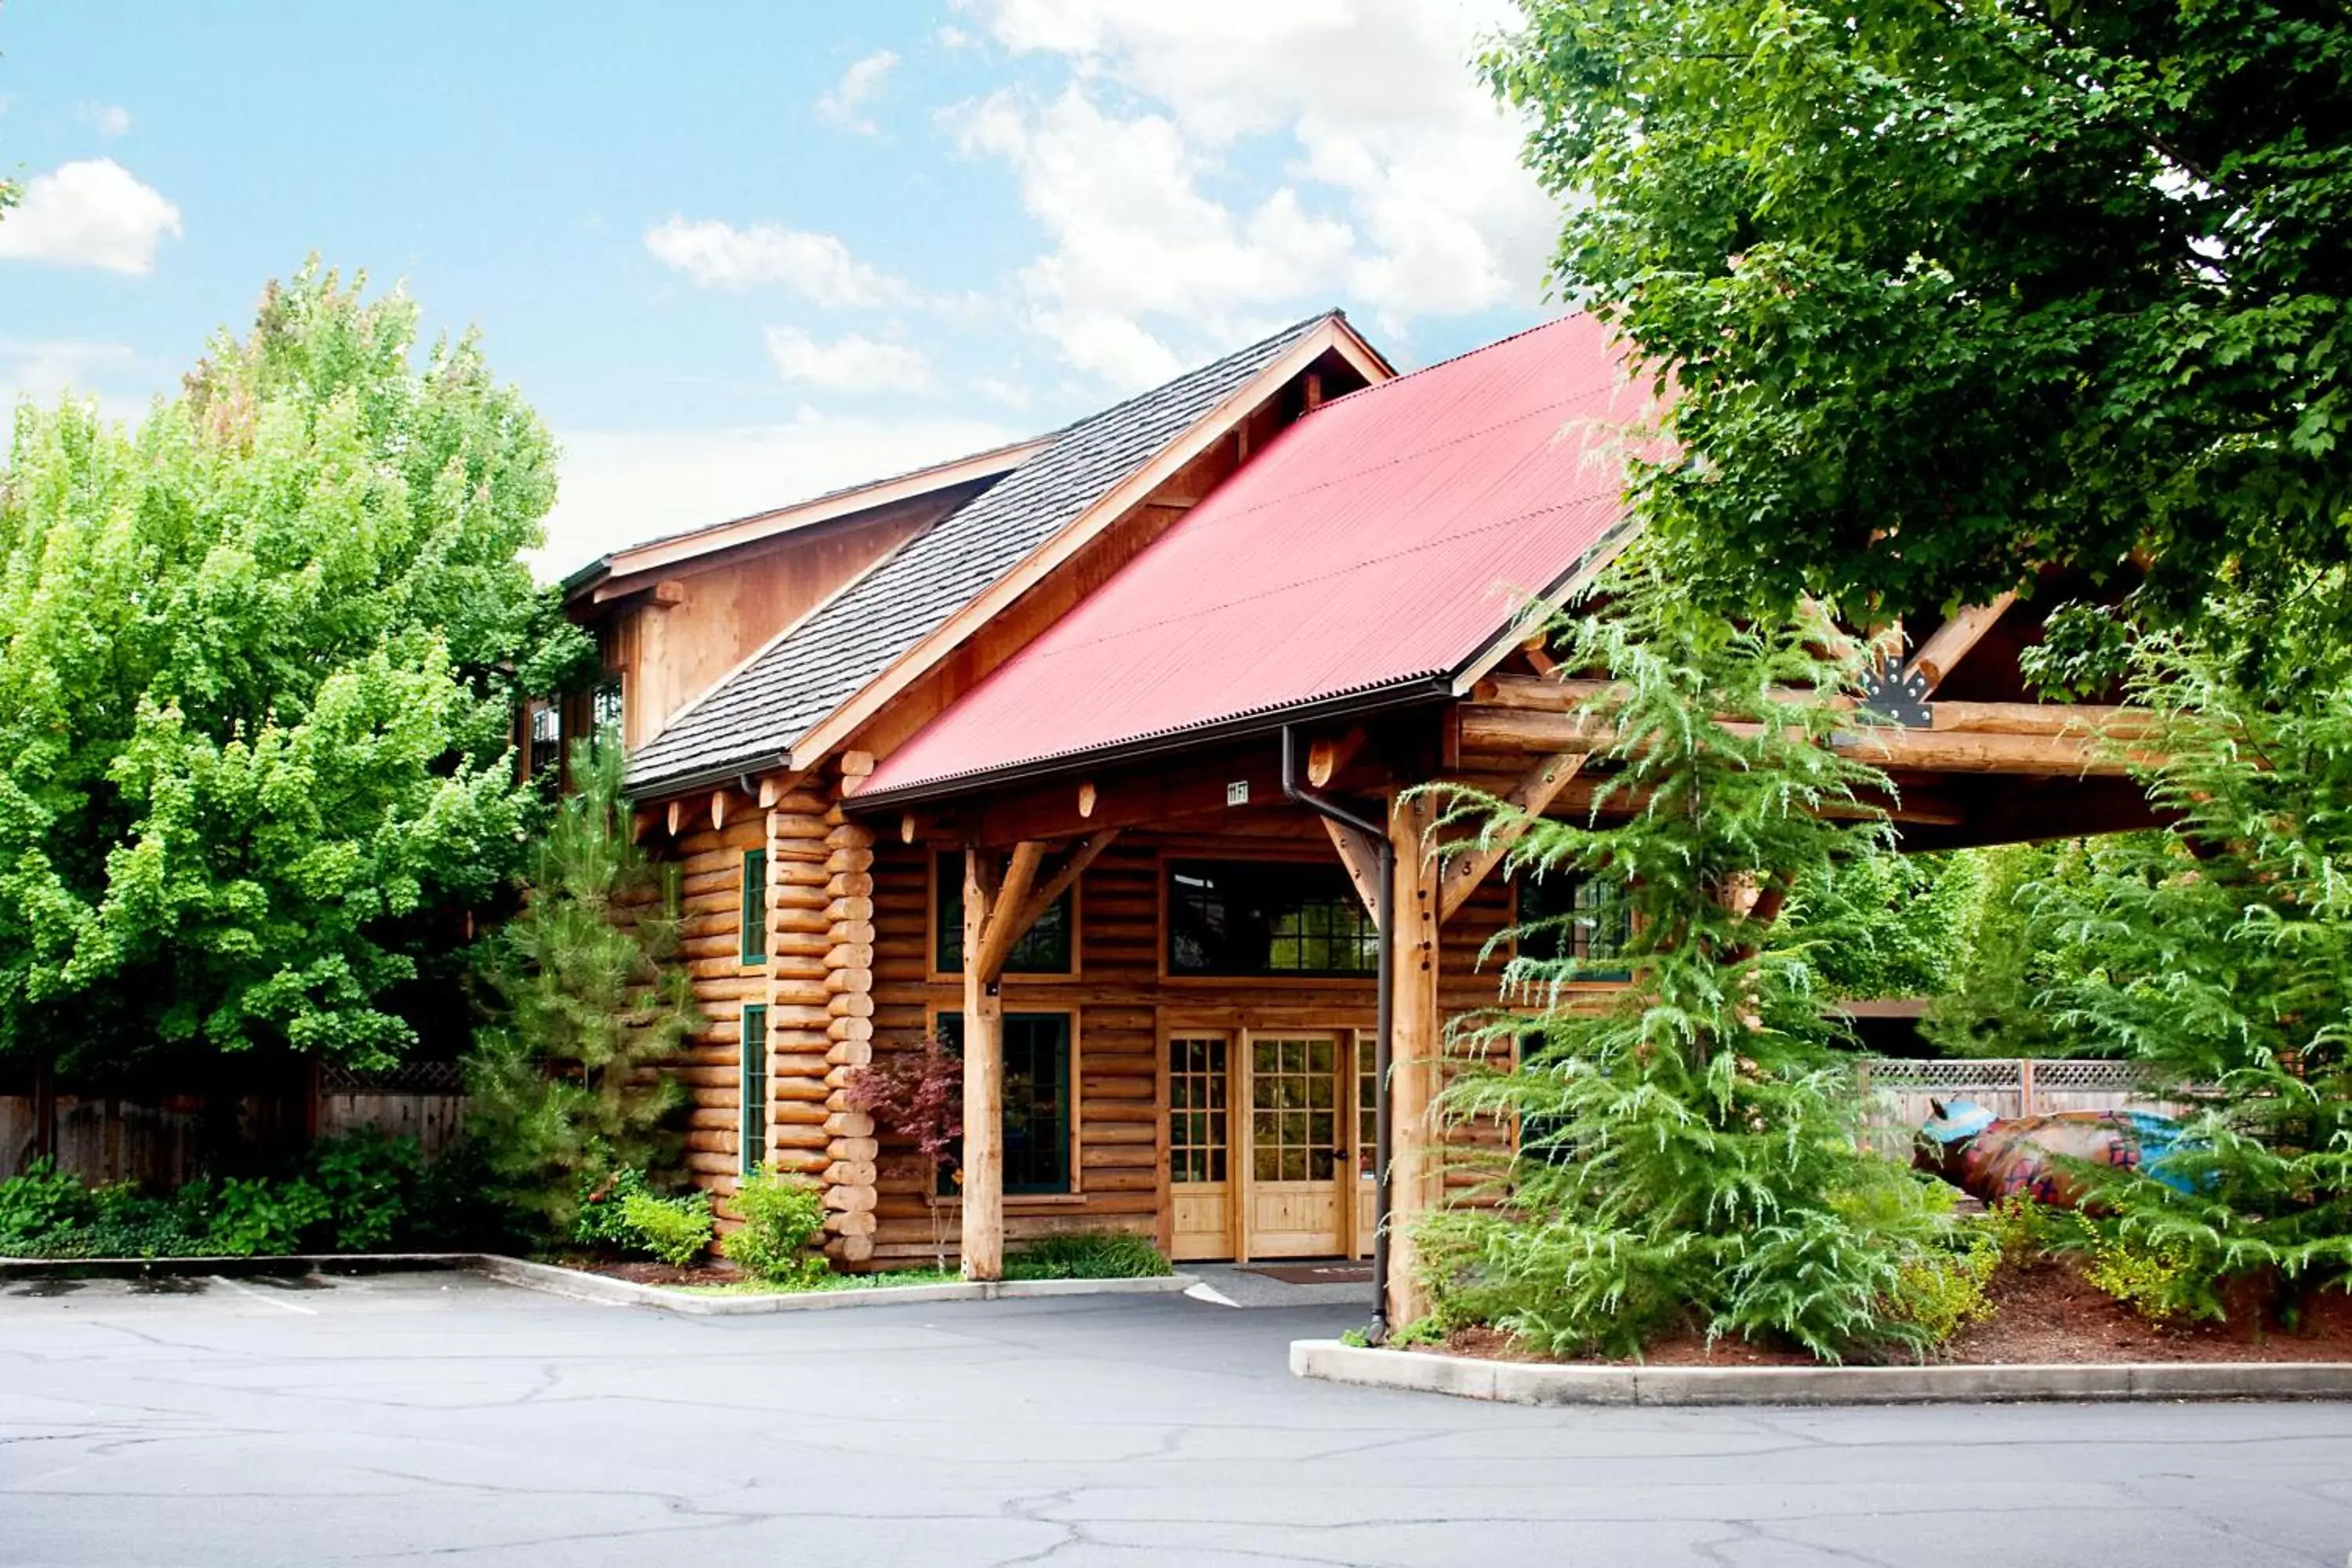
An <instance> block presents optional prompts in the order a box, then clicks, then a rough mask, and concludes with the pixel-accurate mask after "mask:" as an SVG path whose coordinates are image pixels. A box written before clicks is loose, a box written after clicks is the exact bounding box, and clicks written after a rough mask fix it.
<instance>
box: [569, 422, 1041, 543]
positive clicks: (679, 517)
mask: <svg viewBox="0 0 2352 1568" xmlns="http://www.w3.org/2000/svg"><path fill="white" fill-rule="evenodd" d="M1025 434H1027V432H1025V431H1021V430H1014V429H1010V428H1007V427H1006V426H1002V425H997V424H994V423H992V422H990V421H987V420H981V419H968V418H958V417H946V416H940V417H932V418H920V419H909V418H908V417H907V416H905V415H903V414H899V413H892V414H886V415H877V416H873V417H870V418H869V417H850V416H841V415H835V414H826V413H821V412H819V411H817V410H815V409H812V408H803V409H801V410H799V411H798V412H797V413H795V414H794V415H793V417H792V418H791V419H790V420H789V421H787V422H786V423H784V424H782V425H772V426H755V427H745V428H741V429H730V430H587V431H570V432H564V433H562V434H561V436H560V439H561V441H562V447H563V458H562V489H561V492H560V494H559V497H558V499H557V501H556V505H555V510H554V511H553V513H551V515H550V517H549V518H548V525H547V531H548V542H547V544H546V547H545V548H544V549H542V550H541V551H540V552H538V555H537V558H536V561H535V564H536V566H537V567H538V569H539V571H540V573H541V575H543V576H559V575H561V574H564V573H567V572H570V571H572V570H573V569H574V568H576V567H578V566H580V565H582V564H583V563H586V562H589V561H593V560H594V559H595V558H596V557H597V556H599V555H602V554H604V553H605V552H608V551H612V550H616V549H619V548H621V547H622V546H624V545H628V544H634V543H635V542H638V541H640V540H646V539H653V538H656V537H658V536H660V535H662V534H666V533H675V532H677V531H679V530H681V529H688V528H696V527H699V526H701V525H703V524H706V523H713V522H721V521H725V520H727V519H728V518H730V517H742V516H744V515H746V514H748V513H751V512H755V511H761V510H766V509H768V508H771V507H777V506H782V505H784V504H786V503H788V502H791V501H795V500H803V499H805V498H807V497H810V496H814V495H821V494H823V493H824V491H826V490H829V489H838V488H839V487H841V486H843V485H850V484H857V483H861V482H863V481H866V480H868V479H877V478H879V477H882V476H884V475H888V474H898V473H904V472H906V471H907V470H908V469H909V468H920V467H922V466H923V465H925V464H927V463H936V462H944V461H946V460H947V459H949V458H958V457H961V456H963V455H965V454H966V453H970V452H981V451H986V450H987V449H988V448H990V447H1001V446H1003V445H1004V444H1005V443H1006V442H1008V441H1013V440H1017V439H1019V438H1020V437H1022V436H1024V435H1025Z"/></svg>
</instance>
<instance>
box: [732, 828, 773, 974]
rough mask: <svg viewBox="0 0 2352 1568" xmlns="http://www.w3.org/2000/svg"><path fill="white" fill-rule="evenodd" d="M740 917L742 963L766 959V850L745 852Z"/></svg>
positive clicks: (738, 917)
mask: <svg viewBox="0 0 2352 1568" xmlns="http://www.w3.org/2000/svg"><path fill="white" fill-rule="evenodd" d="M737 920H738V921H739V923H740V928H741V931H742V933H743V955H742V956H743V962H744V963H765V962H767V957H768V853H767V851H766V850H764V849H746V850H745V851H743V903H742V908H741V910H740V913H739V914H738V916H737Z"/></svg>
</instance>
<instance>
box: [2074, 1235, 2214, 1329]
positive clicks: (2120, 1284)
mask: <svg viewBox="0 0 2352 1568" xmlns="http://www.w3.org/2000/svg"><path fill="white" fill-rule="evenodd" d="M2083 1278H2084V1279H2088V1280H2089V1281H2090V1282H2091V1283H2092V1284H2093V1285H2095V1286H2097V1287H2098V1288H2099V1289H2101V1290H2104V1291H2105V1292H2106V1293H2107V1294H2108V1295H2110V1296H2112V1297H2114V1298H2115V1299H2116V1300H2118V1301H2120V1302H2122V1303H2123V1304H2124V1305H2125V1306H2126V1307H2129V1308H2130V1309H2131V1310H2133V1311H2135V1312H2137V1313H2138V1314H2139V1315H2140V1316H2141V1317H2143V1318H2145V1319H2147V1321H2149V1322H2151V1323H2164V1322H2170V1321H2175V1320H2177V1319H2179V1318H2182V1317H2185V1316H2187V1315H2189V1311H2190V1310H2191V1303H2192V1300H2193V1299H2194V1297H2195V1296H2196V1294H2197V1293H2198V1289H2199V1287H2200V1286H2201V1285H2202V1284H2203V1282H2204V1277H2203V1275H2202V1274H2201V1272H2200V1270H2199V1269H2198V1268H2196V1267H2195V1259H2194V1258H2191V1257H2190V1256H2189V1253H2188V1251H2187V1249H2186V1248H2184V1247H2177V1246H2172V1245H2169V1244H2165V1243H2155V1244H2150V1243H2147V1242H2139V1241H2133V1240H2129V1239H2127V1238H2126V1237H2123V1236H2120V1235H2111V1236H2105V1237H2101V1238H2100V1239H2098V1240H2097V1241H2095V1242H2094V1243H2092V1245H2091V1247H2090V1248H2089V1250H2088V1252H2087V1253H2086V1255H2085V1258H2084V1264H2083Z"/></svg>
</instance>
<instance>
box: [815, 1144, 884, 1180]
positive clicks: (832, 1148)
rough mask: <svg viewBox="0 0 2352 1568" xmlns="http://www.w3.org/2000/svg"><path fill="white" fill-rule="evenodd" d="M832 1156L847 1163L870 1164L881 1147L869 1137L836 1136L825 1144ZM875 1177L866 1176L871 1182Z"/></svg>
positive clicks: (879, 1152)
mask: <svg viewBox="0 0 2352 1568" xmlns="http://www.w3.org/2000/svg"><path fill="white" fill-rule="evenodd" d="M825 1147H826V1149H827V1151H828V1152H830V1153H831V1154H832V1156H833V1158H834V1159H835V1160H837V1161H841V1162H843V1163H847V1164H862V1165H871V1164H873V1163H874V1162H875V1160H876V1159H877V1157H879V1155H880V1154H881V1152H882V1147H881V1145H880V1144H879V1143H877V1142H875V1141H874V1140H873V1139H871V1138H836V1139H835V1140H834V1141H833V1142H831V1143H829V1144H827V1145H826V1146H825ZM874 1179H875V1178H873V1177H871V1176H868V1177H867V1178H866V1181H867V1182H868V1183H869V1184H871V1183H872V1182H873V1181H874Z"/></svg>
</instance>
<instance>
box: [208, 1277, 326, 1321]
mask: <svg viewBox="0 0 2352 1568" xmlns="http://www.w3.org/2000/svg"><path fill="white" fill-rule="evenodd" d="M211 1279H212V1282H213V1283H214V1284H215V1285H226V1286H227V1287H228V1288H229V1289H232V1290H234V1291H236V1293H237V1294H238V1295H240V1296H250V1297H252V1298H253V1299H254V1300H257V1301H267V1302H268V1303H269V1304H270V1305H271V1306H273V1307H277V1308H279V1309H280V1310H285V1311H289V1312H299V1313H301V1314H302V1315H303V1316H304V1317H306V1318H315V1317H317V1316H318V1315H319V1309H318V1308H316V1307H306V1306H304V1305H303V1304H302V1303H301V1302H299V1301H289V1300H285V1299H284V1298H282V1297H278V1296H273V1295H271V1294H270V1293H269V1292H268V1291H267V1290H257V1289H254V1288H253V1287H252V1286H250V1285H240V1284H238V1283H237V1282H236V1280H234V1279H230V1278H228V1277H227V1276H226V1275H225V1274H215V1275H213V1276H211Z"/></svg>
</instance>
